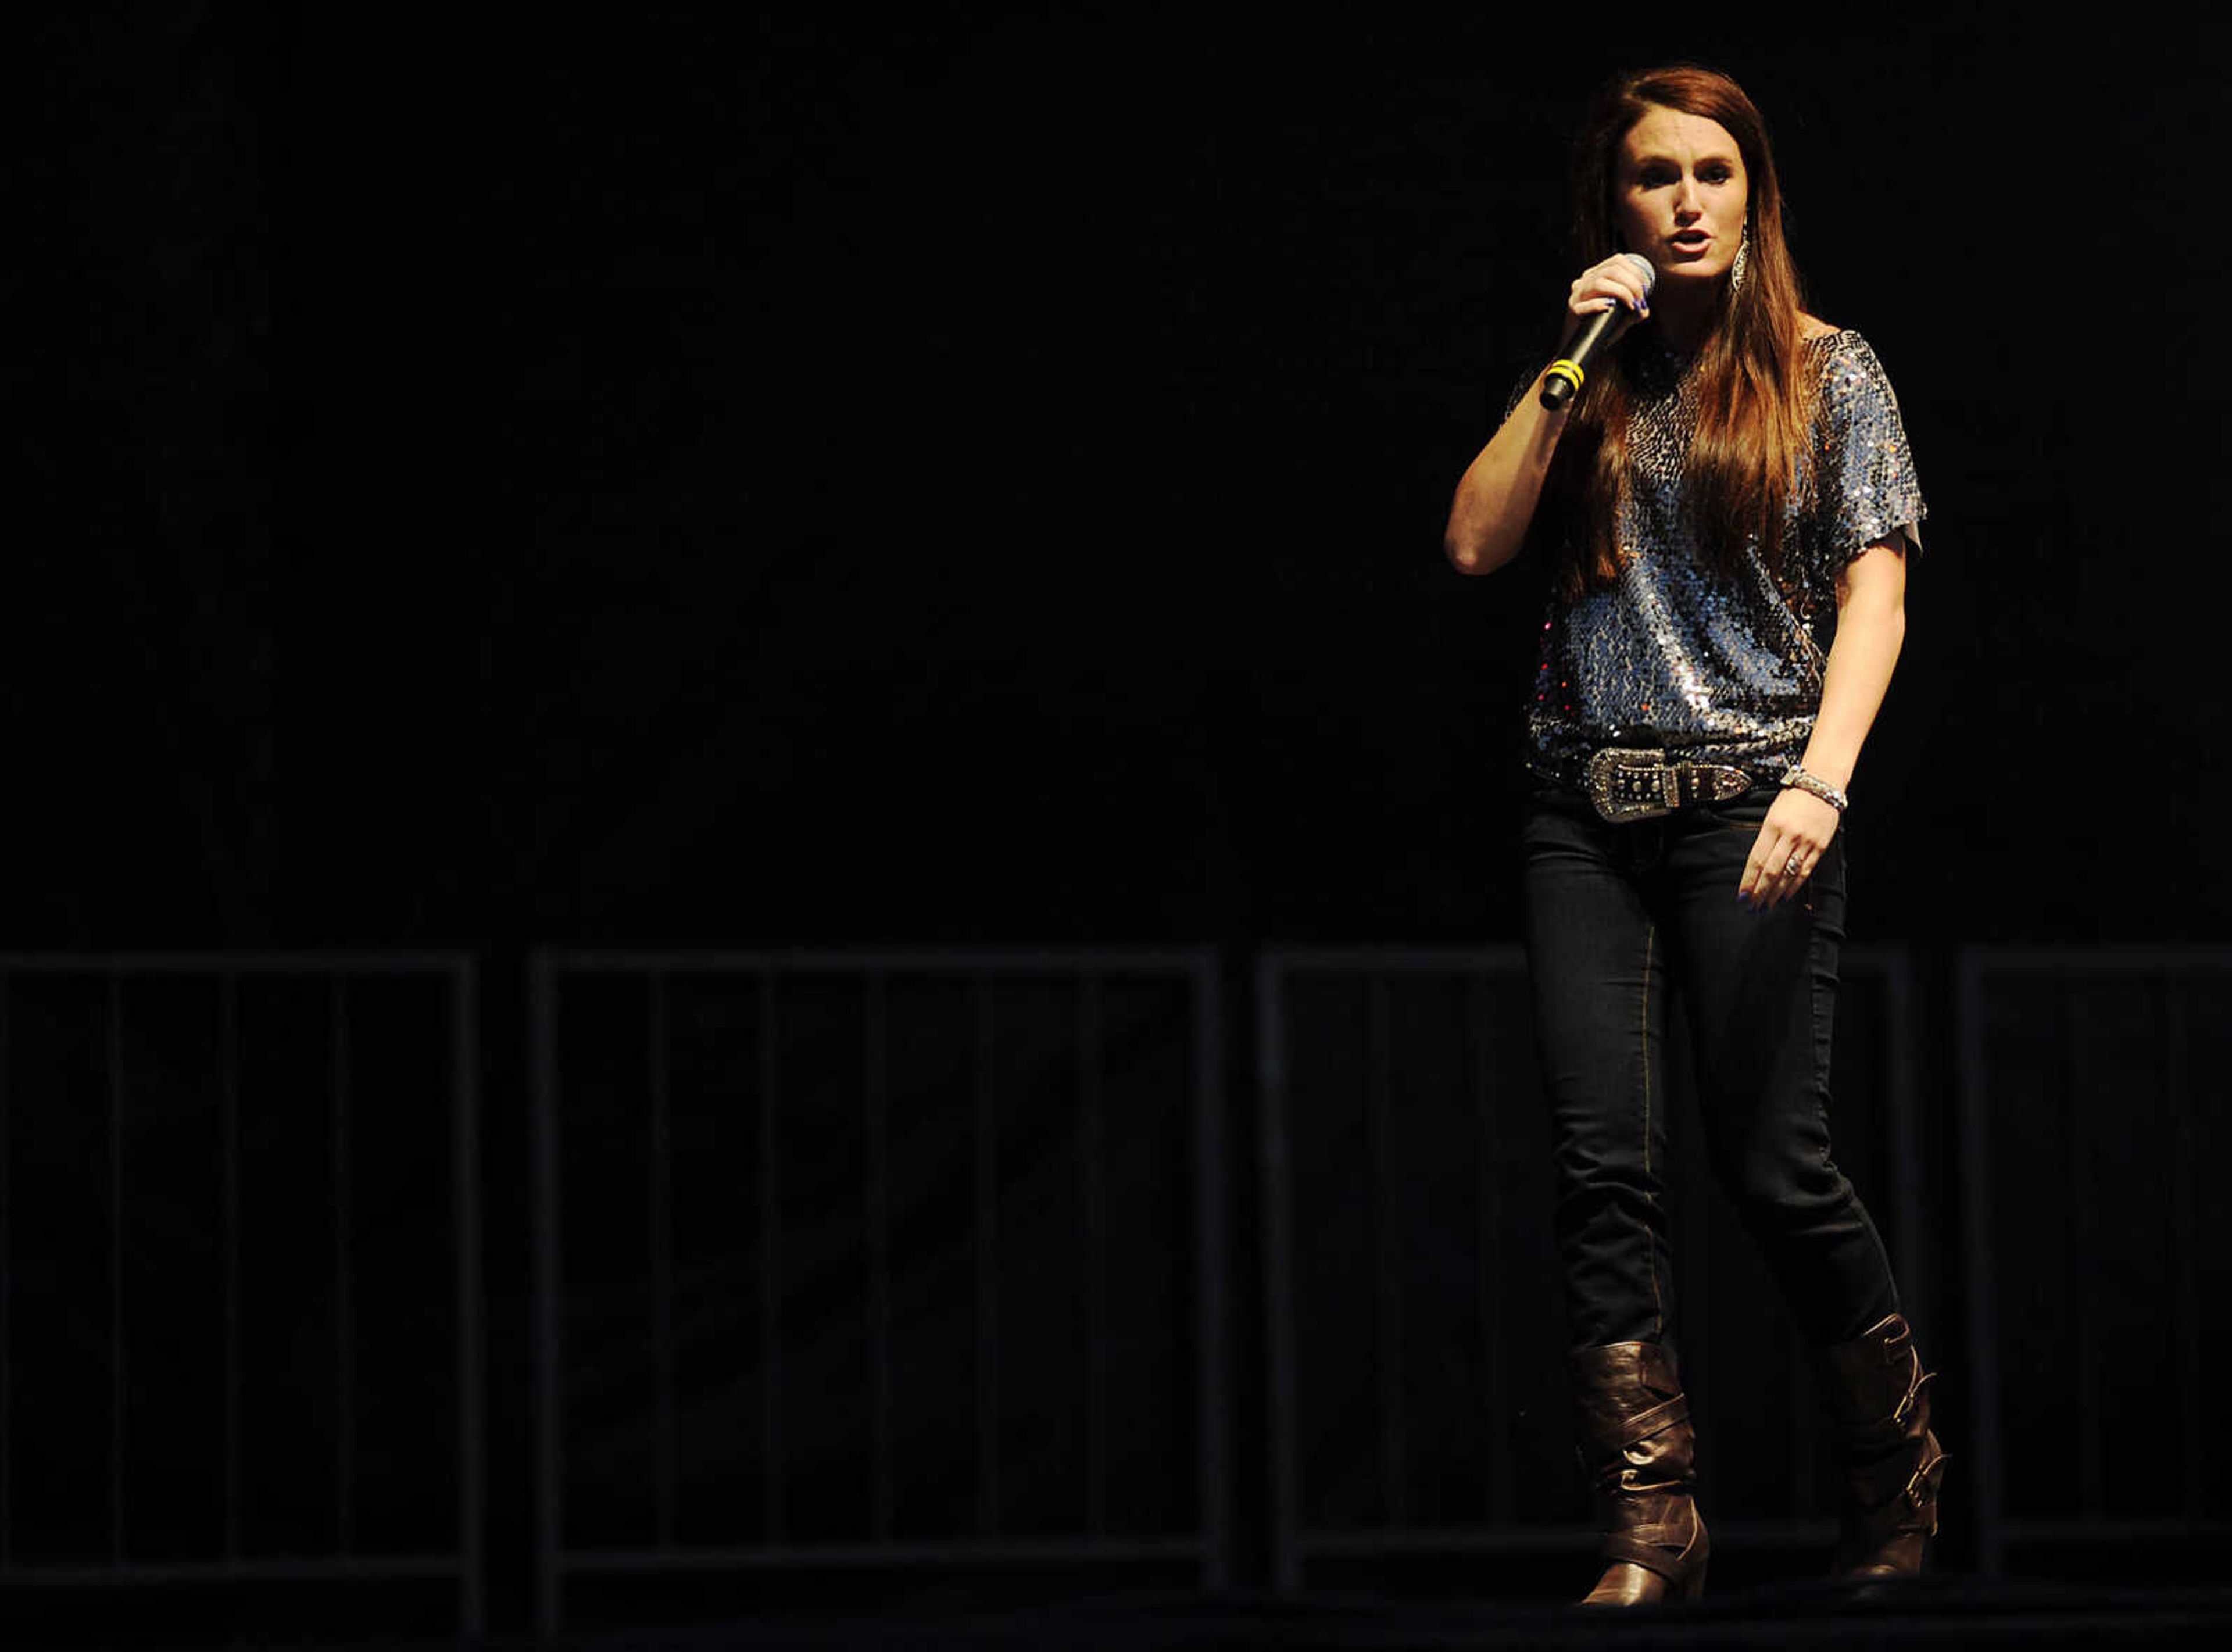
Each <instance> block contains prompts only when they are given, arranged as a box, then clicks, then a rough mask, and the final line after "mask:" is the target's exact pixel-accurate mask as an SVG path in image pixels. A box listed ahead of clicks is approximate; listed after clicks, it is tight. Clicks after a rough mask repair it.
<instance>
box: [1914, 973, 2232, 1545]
mask: <svg viewBox="0 0 2232 1652" xmlns="http://www.w3.org/2000/svg"><path fill="white" fill-rule="evenodd" d="M1956 989H1957V994H1958V1014H1959V1029H1960V1063H1961V1088H1960V1117H1961V1127H1962V1145H1963V1160H1964V1176H1963V1199H1962V1211H1963V1239H1964V1242H1965V1248H1966V1251H1967V1255H1968V1272H1969V1279H1970V1280H1971V1288H1972V1293H1973V1297H1974V1300H1973V1303H1972V1305H1971V1310H1970V1313H1969V1331H1970V1339H1969V1350H1968V1356H1969V1357H1968V1364H1969V1371H1968V1377H1969V1383H1968V1391H1969V1396H1970V1405H1971V1409H1972V1412H1973V1423H1974V1428H1975V1434H1976V1440H1975V1443H1974V1448H1973V1450H1974V1461H1976V1465H1977V1467H1976V1476H1975V1478H1976V1484H1977V1493H1978V1496H1979V1498H1980V1532H1979V1536H1980V1545H1979V1547H1980V1555H1979V1560H1980V1563H1981V1565H1982V1568H1983V1570H1984V1571H1986V1572H1987V1573H1989V1574H1994V1575H1996V1574H1999V1573H2002V1572H2004V1571H2021V1570H2024V1569H2026V1567H2028V1568H2029V1569H2033V1570H2037V1569H2047V1570H2054V1571H2056V1572H2057V1574H2059V1573H2060V1571H2065V1570H2067V1568H2068V1567H2069V1566H2071V1565H2082V1566H2084V1567H2085V1568H2086V1570H2087V1571H2088V1572H2091V1573H2093V1574H2096V1575H2097V1574H2099V1572H2100V1571H2101V1570H2102V1568H2103V1567H2104V1566H2110V1565H2113V1564H2115V1558H2116V1557H2117V1556H2118V1555H2119V1554H2120V1555H2121V1556H2123V1557H2124V1564H2125V1565H2127V1566H2128V1567H2129V1568H2130V1569H2131V1570H2132V1571H2134V1572H2135V1573H2136V1574H2137V1575H2141V1576H2144V1575H2149V1574H2151V1573H2153V1574H2159V1573H2161V1572H2162V1571H2164V1570H2165V1569H2166V1568H2173V1567H2175V1566H2176V1565H2177V1564H2178V1562H2177V1552H2178V1551H2179V1550H2181V1549H2182V1550H2183V1552H2184V1564H2185V1565H2187V1566H2188V1567H2189V1568H2190V1569H2194V1570H2196V1571H2203V1572H2205V1573H2206V1574H2207V1575H2209V1576H2211V1577H2218V1576H2221V1574H2222V1556H2223V1554H2224V1553H2225V1552H2227V1550H2228V1548H2232V1522H2227V1521H2226V1520H2225V1519H2223V1517H2222V1513H2221V1512H2220V1511H2221V1503H2220V1502H2219V1501H2218V1500H2216V1499H2215V1498H2214V1496H2213V1488H2214V1487H2217V1486H2219V1485H2221V1484H2222V1480H2223V1478H2224V1474H2225V1471H2226V1468H2227V1467H2228V1463H2229V1462H2232V1450H2228V1448H2227V1447H2226V1445H2225V1443H2224V1435H2223V1431H2222V1429H2221V1428H2216V1426H2215V1418H2214V1416H2213V1413H2212V1411H2211V1410H2210V1409H2209V1399H2208V1394H2207V1391H2206V1390H2205V1388H2204V1386H2203V1372H2204V1371H2207V1370H2223V1369H2224V1368H2225V1357H2226V1355H2227V1354H2228V1352H2232V1345H2228V1342H2227V1338H2226V1330H2225V1324H2226V1319H2225V1314H2224V1306H2225V1305H2226V1304H2227V1303H2228V1302H2232V1254H2228V1252H2227V1250H2226V1248H2225V1247H2222V1246H2220V1245H2217V1244H2216V1243H2214V1242H2213V1241H2210V1240H2209V1237H2208V1234H2207V1230H2206V1228H2205V1226H2204V1224H2203V1220H2202V1219H2203V1216H2204V1215H2206V1213H2207V1208H2208V1203H2207V1202H2208V1200H2209V1197H2210V1196H2211V1195H2209V1193H2208V1190H2207V1184H2208V1181H2209V1179H2211V1178H2213V1176H2214V1172H2215V1170H2216V1167H2217V1166H2219V1165H2221V1164H2222V1163H2225V1161H2226V1154H2227V1150H2228V1149H2232V1109H2228V1107H2227V1105H2226V1104H2227V1102H2228V1101H2232V1079H2228V1077H2227V1074H2228V1073H2232V1018H2228V1017H2227V1015H2226V1014H2225V1007H2226V1005H2227V1003H2228V1002H2232V949H2224V948H2221V947H2217V948H2199V947H2188V948H2145V947H2112V948H2110V947H2100V948H2087V949H2067V948H2062V949H2048V948H2015V947H1994V948H1976V949H1969V950H1967V951H1964V952H1963V954H1962V955H1961V956H1960V958H1959V961H1958V969H1957V983H1956ZM2111 1575H2112V1574H2111Z"/></svg>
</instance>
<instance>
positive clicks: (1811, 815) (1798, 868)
mask: <svg viewBox="0 0 2232 1652" xmlns="http://www.w3.org/2000/svg"><path fill="white" fill-rule="evenodd" d="M1838 820H1839V815H1838V813H1837V809H1836V806H1835V805H1833V804H1831V803H1825V802H1823V801H1822V800H1820V798H1818V797H1816V796H1814V794H1812V793H1811V792H1801V791H1800V790H1799V789H1798V788H1797V787H1794V786H1788V787H1784V788H1783V791H1782V795H1781V797H1778V798H1777V799H1775V806H1774V807H1772V808H1770V809H1768V812H1767V819H1765V820H1762V821H1761V822H1760V823H1759V836H1758V838H1757V839H1755V840H1754V842H1753V844H1752V846H1751V856H1750V858H1749V859H1748V860H1746V861H1745V862H1744V869H1743V882H1742V884H1739V885H1737V888H1736V894H1737V896H1738V897H1740V898H1742V899H1743V900H1745V901H1748V902H1749V903H1750V904H1752V905H1754V906H1755V907H1758V908H1759V909H1760V910H1762V911H1764V910H1767V909H1768V908H1769V907H1773V906H1777V905H1780V904H1781V903H1782V902H1784V901H1786V900H1788V899H1789V898H1790V897H1791V896H1793V895H1795V894H1796V893H1797V892H1798V891H1799V888H1800V886H1801V885H1802V884H1804V883H1805V882H1806V880H1807V878H1811V877H1812V876H1813V875H1814V867H1816V866H1818V865H1820V864H1821V855H1822V852H1823V851H1825V850H1826V849H1827V848H1828V846H1829V840H1830V839H1832V838H1833V837H1835V836H1836V835H1837V824H1838Z"/></svg>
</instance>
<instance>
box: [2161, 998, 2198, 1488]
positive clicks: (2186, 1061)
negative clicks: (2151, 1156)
mask: <svg viewBox="0 0 2232 1652" xmlns="http://www.w3.org/2000/svg"><path fill="white" fill-rule="evenodd" d="M2181 985H2182V983H2181V982H2180V981H2179V979H2178V976H2177V972H2176V971H2175V970H2172V971H2170V972H2169V973H2168V975H2167V976H2166V978H2165V979H2164V981H2163V988H2162V992H2161V994H2160V1001H2161V1003H2162V1006H2163V1016H2164V1023H2165V1025H2164V1028H2163V1047H2164V1050H2165V1052H2166V1053H2167V1056H2168V1063H2169V1072H2168V1074H2167V1077H2168V1080H2169V1083H2168V1087H2169V1090H2170V1106H2171V1108H2172V1110H2173V1112H2174V1115H2175V1118H2176V1121H2177V1122H2176V1130H2177V1152H2176V1154H2175V1155H2173V1156H2172V1157H2171V1160H2170V1175H2171V1176H2172V1177H2173V1183H2172V1187H2171V1190H2170V1199H2171V1216H2170V1221H2171V1232H2170V1255H2171V1256H2172V1257H2173V1258H2175V1259H2176V1260H2175V1261H2174V1263H2173V1266H2175V1267H2176V1268H2177V1316H2176V1320H2175V1324H2176V1326H2177V1415H2178V1425H2179V1427H2178V1440H2179V1446H2178V1448H2177V1449H2176V1450H2175V1451H2174V1452H2173V1453H2172V1454H2173V1455H2174V1456H2175V1457H2176V1458H2177V1463H2178V1471H2179V1473H2178V1480H2179V1485H2178V1492H2179V1497H2178V1506H2179V1511H2180V1512H2181V1513H2183V1515H2184V1516H2185V1518H2186V1519H2189V1520H2198V1519H2201V1518H2202V1486H2203V1472H2202V1470H2203V1463H2204V1462H2205V1461H2207V1460H2208V1456H2209V1452H2208V1449H2207V1436H2206V1435H2204V1434H2203V1427H2204V1423H2203V1411H2202V1404H2201V1325H2202V1302H2201V1269H2200V1265H2199V1263H2198V1261H2197V1260H2196V1258H2197V1256H2198V1255H2199V1253H2200V1248H2201V1190H2200V1185H2199V1183H2200V1176H2201V1173H2200V1169H2199V1168H2198V1167H2199V1165H2200V1162H2201V1160H2200V1142H2199V1139H2198V1137H2199V1131H2198V1130H2197V1129H2196V1126H2195V1123H2194V1117H2193V1107H2194V1096H2193V1066H2192V1062H2191V1059H2190V1053H2191V1048H2192V1034H2191V1033H2190V1030H2189V1029H2188V1027H2187V1025H2186V1015H2185V1003H2184V1000H2183V998H2182V997H2181V995H2180V993H2179V988H2180V986H2181Z"/></svg>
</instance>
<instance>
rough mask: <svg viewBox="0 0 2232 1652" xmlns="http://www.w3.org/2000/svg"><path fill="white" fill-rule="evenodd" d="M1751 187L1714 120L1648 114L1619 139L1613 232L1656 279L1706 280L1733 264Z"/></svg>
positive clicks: (1672, 112) (1668, 112) (1660, 111)
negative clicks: (1655, 270) (1645, 261)
mask: <svg viewBox="0 0 2232 1652" xmlns="http://www.w3.org/2000/svg"><path fill="white" fill-rule="evenodd" d="M1750 198H1751V180H1750V179H1749V178H1748V177H1746V176H1745V174H1744V164H1743V156H1742V154H1741V153H1740V152H1738V151H1737V149H1736V139H1734V138H1731V137H1730V136H1729V130H1728V128H1727V127H1726V126H1723V125H1722V124H1721V123H1720V122H1719V121H1717V120H1707V119H1706V118H1705V117H1704V116H1703V115H1701V114H1684V113H1682V112H1681V111H1680V110H1678V109H1665V108H1658V107H1654V108H1652V109H1651V111H1650V113H1647V114H1645V116H1644V117H1643V119H1642V120H1638V121H1637V122H1636V123H1635V124H1634V125H1633V126H1630V127H1629V128H1628V129H1627V136H1626V137H1625V138H1623V139H1620V145H1619V164H1618V165H1617V167H1616V168H1615V170H1614V172H1613V176H1612V228H1613V229H1614V230H1617V231H1618V232H1619V238H1620V242H1621V244H1622V245H1623V246H1624V247H1625V249H1626V250H1627V251H1629V252H1639V253H1641V254H1642V255H1643V256H1645V257H1646V258H1648V259H1650V260H1651V262H1652V263H1653V264H1655V265H1657V266H1658V275H1659V279H1660V280H1662V281H1664V280H1668V279H1671V280H1675V281H1683V282H1689V281H1710V280H1713V279H1714V278H1716V277H1717V276H1720V275H1725V274H1726V273H1727V271H1728V268H1729V265H1730V264H1732V263H1734V262H1736V248H1737V246H1738V245H1739V243H1741V242H1742V237H1743V226H1744V210H1745V208H1746V206H1747V205H1748V204H1749V202H1750Z"/></svg>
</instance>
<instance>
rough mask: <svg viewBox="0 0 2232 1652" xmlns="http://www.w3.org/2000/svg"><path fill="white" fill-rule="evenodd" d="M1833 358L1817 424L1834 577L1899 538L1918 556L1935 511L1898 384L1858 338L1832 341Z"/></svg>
mask: <svg viewBox="0 0 2232 1652" xmlns="http://www.w3.org/2000/svg"><path fill="white" fill-rule="evenodd" d="M1827 355H1828V359H1827V360H1826V362H1825V363H1824V364H1823V368H1822V374H1821V405H1820V417H1819V419H1818V421H1817V424H1816V428H1817V430H1818V431H1819V433H1820V434H1819V443H1820V445H1819V448H1818V449H1817V451H1816V458H1817V460H1818V462H1819V465H1820V469H1819V470H1818V471H1817V472H1816V476H1817V478H1818V491H1817V494H1816V505H1815V509H1816V511H1817V513H1818V514H1817V518H1816V520H1817V522H1818V523H1819V528H1820V533H1819V538H1818V540H1817V541H1816V543H1817V544H1818V545H1819V547H1820V553H1821V555H1822V558H1823V560H1824V561H1825V562H1826V564H1827V565H1828V567H1831V568H1832V569H1834V568H1841V567H1843V566H1844V565H1845V564H1846V563H1847V562H1849V561H1851V560H1852V559H1853V558H1854V557H1856V556H1858V555H1859V554H1860V553H1861V552H1862V551H1864V550H1865V549H1866V548H1867V547H1869V546H1871V545H1872V544H1874V543H1875V542H1876V541H1878V540H1879V539H1883V538H1885V537H1887V536H1888V535H1890V534H1904V535H1905V537H1906V541H1907V542H1908V544H1909V545H1910V546H1911V547H1913V548H1914V549H1916V550H1917V551H1918V550H1920V549H1921V548H1922V531H1921V523H1922V519H1923V517H1924V515H1925V514H1926V512H1927V509H1928V508H1927V507H1926V506H1925V505H1924V503H1923V500H1922V489H1921V485H1920V484H1919V483H1917V481H1916V480H1915V476H1914V455H1913V454H1912V453H1911V451H1910V450H1908V448H1907V444H1906V427H1905V426H1904V424H1902V423H1900V420H1899V416H1898V397H1897V396H1895V395H1893V394H1892V393H1891V380H1890V379H1888V378H1886V377H1885V374H1884V370H1883V364H1882V363H1881V362H1880V361H1878V360H1876V353H1875V352H1874V351H1873V350H1872V349H1870V348H1869V347H1868V344H1867V340H1865V339H1863V338H1861V337H1860V335H1859V334H1857V333H1852V332H1846V333H1841V334H1837V335H1836V336H1835V337H1834V338H1833V339H1832V340H1829V341H1828V345H1827Z"/></svg>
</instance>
